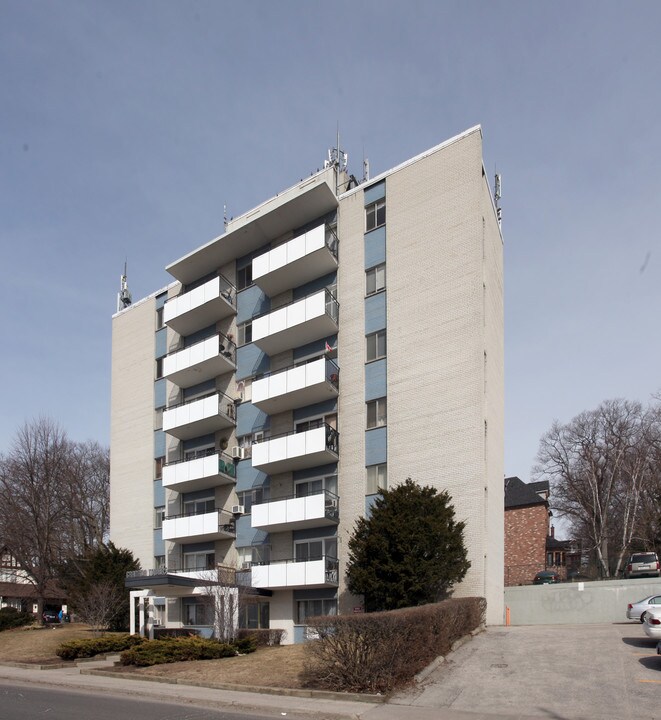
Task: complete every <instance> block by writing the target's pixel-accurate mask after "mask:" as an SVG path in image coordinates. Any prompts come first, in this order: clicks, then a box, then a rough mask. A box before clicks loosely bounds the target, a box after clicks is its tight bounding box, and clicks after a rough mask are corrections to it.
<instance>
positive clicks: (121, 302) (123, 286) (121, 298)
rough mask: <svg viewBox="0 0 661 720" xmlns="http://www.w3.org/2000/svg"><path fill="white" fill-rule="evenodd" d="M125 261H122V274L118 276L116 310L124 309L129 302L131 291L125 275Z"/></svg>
mask: <svg viewBox="0 0 661 720" xmlns="http://www.w3.org/2000/svg"><path fill="white" fill-rule="evenodd" d="M126 267H127V262H126V260H125V261H124V274H123V275H122V276H121V277H120V278H119V292H118V293H117V312H119V311H120V310H125V309H126V308H127V307H128V306H129V305H130V304H131V293H130V291H129V283H128V278H127V275H126Z"/></svg>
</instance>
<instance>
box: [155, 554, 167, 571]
mask: <svg viewBox="0 0 661 720" xmlns="http://www.w3.org/2000/svg"><path fill="white" fill-rule="evenodd" d="M165 567H166V565H165V555H155V556H154V568H155V569H156V570H161V569H163V568H165Z"/></svg>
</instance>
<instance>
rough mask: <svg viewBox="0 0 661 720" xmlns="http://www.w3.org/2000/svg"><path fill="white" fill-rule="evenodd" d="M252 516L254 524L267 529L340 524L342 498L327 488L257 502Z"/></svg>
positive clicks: (255, 526) (277, 529) (298, 528)
mask: <svg viewBox="0 0 661 720" xmlns="http://www.w3.org/2000/svg"><path fill="white" fill-rule="evenodd" d="M250 517H251V523H252V527H254V528H260V529H261V530H266V531H267V532H282V531H285V530H302V529H304V528H312V527H323V526H326V525H337V522H338V519H339V515H338V497H337V495H335V494H334V493H332V492H329V491H325V492H321V493H318V494H316V495H307V496H306V497H296V498H285V499H283V500H271V501H269V502H265V503H261V504H259V505H253V506H252V510H251V516H250Z"/></svg>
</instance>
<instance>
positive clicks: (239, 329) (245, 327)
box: [236, 320, 252, 345]
mask: <svg viewBox="0 0 661 720" xmlns="http://www.w3.org/2000/svg"><path fill="white" fill-rule="evenodd" d="M236 334H237V345H247V344H248V343H251V342H252V320H248V322H245V323H241V324H240V325H237V326H236Z"/></svg>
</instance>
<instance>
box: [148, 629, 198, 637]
mask: <svg viewBox="0 0 661 720" xmlns="http://www.w3.org/2000/svg"><path fill="white" fill-rule="evenodd" d="M199 635H200V631H199V630H193V629H191V628H154V639H155V640H160V639H161V638H170V637H199Z"/></svg>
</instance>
